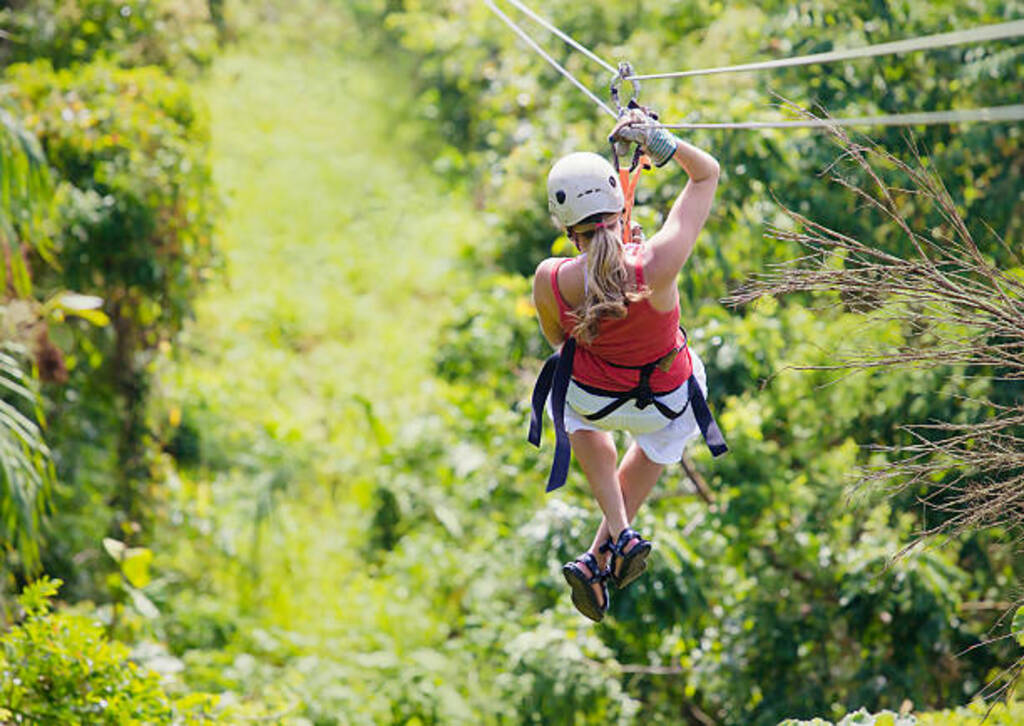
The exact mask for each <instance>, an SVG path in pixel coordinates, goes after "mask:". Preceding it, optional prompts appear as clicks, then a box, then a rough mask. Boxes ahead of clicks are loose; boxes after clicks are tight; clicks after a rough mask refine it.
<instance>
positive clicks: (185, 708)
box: [0, 578, 217, 726]
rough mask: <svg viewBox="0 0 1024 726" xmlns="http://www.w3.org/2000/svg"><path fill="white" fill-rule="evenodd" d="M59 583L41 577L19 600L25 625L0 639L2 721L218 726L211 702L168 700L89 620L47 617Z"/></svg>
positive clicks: (56, 615)
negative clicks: (208, 725) (202, 725)
mask: <svg viewBox="0 0 1024 726" xmlns="http://www.w3.org/2000/svg"><path fill="white" fill-rule="evenodd" d="M60 584H61V583H60V581H59V580H51V579H48V578H43V579H41V580H38V581H36V582H35V583H33V584H31V585H29V586H28V587H26V589H25V591H24V592H23V594H22V595H21V597H20V598H19V603H20V605H21V607H22V609H23V610H24V611H25V619H24V620H23V621H22V622H21V623H19V624H17V625H15V626H13V627H12V628H11V629H10V630H9V631H8V632H7V633H5V634H4V635H3V636H0V671H2V672H3V674H4V686H3V688H2V689H0V719H3V720H4V722H12V723H23V722H28V723H60V724H68V725H69V726H76V725H81V726H85V724H110V725H111V726H114V725H117V726H129V725H132V724H138V725H139V726H141V725H142V724H172V723H174V724H181V723H184V724H197V723H216V722H217V719H216V718H215V717H214V707H215V705H216V699H215V698H213V697H211V696H201V695H193V696H186V697H184V698H181V699H178V698H174V697H171V696H169V695H168V694H167V693H166V692H165V690H164V689H163V687H162V686H161V684H160V679H159V677H158V676H157V675H156V674H154V673H149V672H146V671H144V670H143V669H141V668H139V667H138V666H137V665H136V664H135V663H133V662H132V661H131V660H130V652H129V650H128V648H127V647H126V646H124V645H122V644H120V643H115V642H111V641H109V640H108V639H107V638H106V636H105V635H104V633H103V628H102V627H101V626H100V624H99V623H97V622H96V621H95V620H94V619H92V618H89V617H85V616H82V615H65V614H60V613H51V612H49V610H50V603H49V600H50V599H51V598H52V597H53V596H54V595H55V594H56V592H57V589H58V588H59V587H60Z"/></svg>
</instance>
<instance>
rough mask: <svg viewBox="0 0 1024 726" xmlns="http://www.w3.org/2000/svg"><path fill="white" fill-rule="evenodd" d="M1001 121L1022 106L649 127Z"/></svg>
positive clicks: (1023, 117) (1018, 116)
mask: <svg viewBox="0 0 1024 726" xmlns="http://www.w3.org/2000/svg"><path fill="white" fill-rule="evenodd" d="M1001 121H1024V104H1014V105H1010V106H987V107H985V108H973V109H963V110H950V111H919V112H915V113H894V114H886V115H882V116H855V117H847V118H809V119H803V120H794V121H738V122H731V123H730V122H723V123H677V124H652V126H657V127H660V128H664V129H800V128H829V127H835V126H928V125H934V124H956V123H970V122H981V123H998V122H1001Z"/></svg>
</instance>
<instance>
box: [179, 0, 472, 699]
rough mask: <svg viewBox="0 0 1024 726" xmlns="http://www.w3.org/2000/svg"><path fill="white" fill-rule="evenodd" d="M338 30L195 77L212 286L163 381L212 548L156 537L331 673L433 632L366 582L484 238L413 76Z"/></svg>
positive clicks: (415, 605)
mask: <svg viewBox="0 0 1024 726" xmlns="http://www.w3.org/2000/svg"><path fill="white" fill-rule="evenodd" d="M293 20H294V19H293ZM300 24H301V23H300ZM342 26H343V23H339V22H338V21H337V18H334V17H333V16H332V17H331V18H324V27H325V28H326V29H327V30H324V31H323V32H320V33H318V34H314V35H316V36H319V40H318V39H316V38H315V37H314V38H312V39H310V42H307V43H303V44H295V43H290V42H288V41H287V35H285V39H284V40H281V38H277V39H275V38H272V37H264V38H262V39H260V40H259V41H258V42H257V41H249V42H247V43H243V44H242V45H240V46H239V47H236V48H234V49H232V50H229V51H227V52H226V53H225V54H223V55H222V56H221V57H220V58H218V60H217V61H216V63H215V66H214V68H213V69H212V73H211V75H210V77H209V78H208V80H207V81H205V85H204V86H203V87H202V90H201V93H202V95H203V96H204V97H205V99H206V102H207V104H208V106H209V109H210V118H211V125H212V139H213V164H214V174H215V179H216V183H217V186H218V188H219V189H220V191H221V193H222V194H223V196H224V203H225V209H224V214H223V215H222V223H221V225H220V229H219V234H218V244H219V246H220V249H221V250H222V251H223V254H224V271H223V275H222V276H220V277H218V279H216V280H214V281H213V282H212V284H211V285H210V286H209V287H208V288H207V290H206V292H205V293H204V295H203V297H202V299H201V301H200V303H199V305H198V308H197V315H196V319H195V321H194V322H193V323H192V324H191V325H190V326H189V329H188V330H187V332H186V334H185V336H184V338H183V339H182V342H181V344H180V347H179V350H178V351H177V355H176V356H174V358H175V361H176V362H175V363H174V364H173V365H171V366H170V367H169V368H168V370H166V371H165V373H164V375H163V378H164V387H165V389H166V394H167V400H168V401H169V403H168V404H167V405H168V407H169V409H170V411H172V412H173V413H170V414H169V415H170V416H171V417H172V418H174V417H177V416H183V417H184V420H185V421H188V422H189V423H190V425H191V426H193V427H194V428H195V429H196V430H197V432H198V435H199V439H200V441H201V446H202V452H203V460H204V462H205V464H206V466H204V467H200V468H199V469H198V470H197V471H196V472H194V473H193V474H192V475H189V476H185V477H183V480H182V483H181V490H180V496H179V499H178V503H177V505H176V506H179V507H181V509H182V512H183V513H182V516H181V518H180V519H181V521H182V522H183V524H182V527H186V526H191V527H193V528H194V529H195V530H198V531H200V532H204V533H207V534H208V535H209V536H208V538H207V542H208V543H207V544H206V545H202V544H197V543H196V542H195V541H194V540H193V536H192V535H188V536H186V535H185V534H184V530H182V533H181V536H180V537H179V536H178V533H176V532H175V531H174V530H173V529H171V530H169V531H166V532H164V533H162V534H161V538H162V539H163V541H164V542H165V544H164V547H165V549H166V551H165V554H164V565H165V566H166V567H168V568H169V569H174V570H177V571H179V572H182V573H192V574H191V575H190V576H191V577H194V578H195V580H196V583H200V582H201V583H202V584H201V585H195V589H197V590H198V591H200V592H205V593H206V596H205V597H207V603H208V604H209V603H210V602H215V603H216V605H215V607H216V609H218V610H219V611H220V612H221V613H222V614H223V617H227V618H228V619H230V620H235V619H236V618H237V621H238V622H241V623H245V625H244V626H243V628H242V629H243V630H246V631H248V632H249V633H250V634H251V632H252V631H253V630H255V629H259V630H260V631H261V632H278V633H283V632H287V634H288V635H287V637H288V638H289V639H290V640H289V642H290V643H291V645H288V646H287V647H286V646H285V645H280V648H281V653H282V654H284V653H287V654H288V655H290V656H308V657H313V658H320V659H324V662H325V663H326V664H327V665H325V666H324V668H326V669H327V670H328V671H330V669H331V668H335V667H341V666H340V665H339V663H340V662H341V661H343V660H351V659H352V658H356V659H357V660H358V658H359V657H363V656H366V655H367V654H373V653H392V654H395V655H401V654H402V653H407V652H415V651H416V649H417V648H420V647H430V646H433V645H436V644H437V643H438V642H441V641H442V640H443V638H444V636H445V632H444V630H443V628H442V627H440V626H438V625H435V622H436V621H434V620H433V619H427V618H423V617H417V614H418V613H421V612H422V611H423V610H424V608H426V607H428V606H427V604H426V603H425V602H424V601H423V600H422V598H424V597H428V595H423V594H420V593H417V592H410V591H409V584H410V581H409V579H408V573H405V574H404V575H403V579H402V583H404V587H403V586H401V585H400V584H399V583H398V582H397V580H395V579H393V578H392V577H389V576H388V575H387V573H378V574H377V576H375V577H370V576H369V575H368V574H367V572H366V561H365V548H364V539H365V537H366V532H367V529H366V525H367V519H368V517H369V512H368V505H369V504H370V502H371V499H372V496H373V492H374V489H375V487H376V484H377V482H376V481H375V475H376V471H375V469H376V457H378V456H379V455H380V453H381V450H382V448H383V446H384V445H385V444H386V442H387V441H388V440H389V439H390V438H391V437H393V436H395V435H396V432H397V431H398V430H399V429H401V428H402V427H403V426H405V425H410V424H412V425H415V422H416V421H418V420H419V419H420V418H421V417H422V416H424V415H425V414H426V413H427V412H428V411H429V408H430V402H431V393H432V390H431V389H432V385H433V384H432V360H431V356H432V351H433V349H434V345H433V342H434V340H435V338H436V336H437V332H438V329H439V327H440V325H441V324H442V322H443V321H444V320H445V317H446V315H447V314H448V313H449V311H450V302H449V297H450V292H451V290H452V288H453V286H455V285H459V284H461V285H465V284H466V282H465V280H463V279H462V277H460V275H461V274H463V273H460V271H459V270H458V268H457V263H456V257H457V252H458V250H459V249H460V247H461V246H463V245H464V244H466V243H467V242H468V241H469V240H471V239H473V238H474V237H475V236H476V235H479V234H481V226H482V225H481V224H480V223H479V222H478V219H477V215H475V213H474V212H473V210H472V208H471V206H470V204H469V202H468V201H467V200H465V199H462V198H460V197H458V196H454V195H453V194H452V193H451V191H450V190H449V189H446V188H445V187H444V186H443V184H442V182H440V181H439V180H437V179H436V178H434V177H433V176H432V175H431V173H430V172H429V168H428V164H427V162H426V161H425V160H424V159H423V157H422V155H421V154H420V153H419V152H418V151H417V149H416V148H415V142H416V139H417V130H416V129H415V127H413V126H409V125H407V123H406V122H405V121H404V119H405V118H406V117H407V115H408V114H409V112H410V108H411V106H412V104H413V103H414V101H413V98H412V92H411V90H410V88H409V86H408V83H407V79H408V77H409V76H408V74H406V73H404V72H403V70H404V69H402V68H393V67H392V68H384V67H380V65H376V66H375V65H371V64H370V63H369V62H367V61H365V60H362V59H359V58H357V57H353V56H352V55H345V54H343V53H342V52H340V50H339V47H338V46H337V44H336V43H335V42H334V41H333V40H332V32H333V31H334V30H338V29H339V28H341V27H342ZM339 32H340V31H339ZM268 519H269V520H270V521H272V523H273V524H272V526H261V524H260V521H261V520H262V521H263V522H264V523H265V521H266V520H268ZM254 571H256V572H257V573H258V576H254ZM418 576H419V577H421V578H423V580H427V579H429V577H430V574H429V573H428V572H426V571H423V572H419V573H418ZM398 588H401V590H400V591H396V589H398ZM198 597H200V598H201V597H203V596H198ZM182 602H184V601H182ZM177 607H178V608H179V609H182V608H188V607H189V606H187V605H177ZM247 638H248V636H247ZM246 643H247V644H246V645H239V646H238V648H240V649H241V648H245V647H251V641H250V640H248V639H247V640H246ZM322 670H323V669H319V671H322ZM319 671H318V672H319ZM307 675H309V678H306V679H304V680H306V681H311V680H315V678H314V677H313V676H312V675H310V674H307ZM339 678H340V677H339ZM345 678H347V676H346V677H345ZM345 678H342V680H344V679H345ZM354 680H355V682H356V683H355V685H353V683H352V682H350V683H349V685H348V686H347V688H351V689H355V691H353V693H355V692H356V691H358V690H359V686H358V680H359V679H358V676H355V678H354ZM257 681H258V679H252V683H256V682H257ZM305 687H306V686H302V685H300V686H297V688H299V690H301V689H302V688H305ZM310 687H312V686H310ZM325 687H326V686H325ZM338 698H342V700H346V701H347V698H348V697H347V696H346V697H344V698H343V697H342V696H338ZM353 698H355V696H353ZM381 698H383V696H381V695H380V694H373V693H367V692H363V693H361V694H359V696H358V698H356V700H355V702H359V703H364V704H366V706H365V707H366V708H367V709H371V710H372V709H373V708H385V707H386V703H384V702H380V703H377V704H376V706H374V699H377V700H378V701H379V700H380V699H381Z"/></svg>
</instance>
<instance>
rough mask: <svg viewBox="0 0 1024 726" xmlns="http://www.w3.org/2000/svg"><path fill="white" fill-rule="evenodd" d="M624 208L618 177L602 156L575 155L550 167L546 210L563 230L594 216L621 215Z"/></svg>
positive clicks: (589, 153)
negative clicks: (549, 211)
mask: <svg viewBox="0 0 1024 726" xmlns="http://www.w3.org/2000/svg"><path fill="white" fill-rule="evenodd" d="M624 206H625V200H624V199H623V197H622V187H621V185H620V184H619V175H618V174H616V173H615V169H613V168H612V165H611V164H609V163H608V160H607V159H605V158H604V157H603V156H600V155H599V154H595V153H593V152H591V151H577V152H575V153H572V154H569V155H568V156H563V157H562V158H561V159H559V160H558V161H557V162H555V165H554V166H553V167H551V173H550V174H548V209H549V210H551V213H552V214H553V215H555V218H556V219H557V220H558V221H559V222H561V224H562V226H563V227H571V226H572V225H574V224H576V223H577V222H579V221H580V220H582V219H586V218H587V217H589V216H591V215H593V214H599V213H602V212H604V213H609V212H621V211H622V208H623V207H624Z"/></svg>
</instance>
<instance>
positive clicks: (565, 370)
mask: <svg viewBox="0 0 1024 726" xmlns="http://www.w3.org/2000/svg"><path fill="white" fill-rule="evenodd" d="M681 350H685V347H684V348H679V349H674V350H672V351H671V352H670V353H668V354H667V355H666V356H662V357H661V358H659V359H658V360H656V361H652V362H650V363H645V364H644V365H641V366H623V365H618V364H615V363H610V365H613V366H615V367H616V368H631V369H634V370H638V371H640V381H639V383H637V385H636V387H634V388H632V389H630V390H628V391H607V390H603V389H600V388H595V387H593V386H588V385H586V384H583V383H580V382H579V381H576V385H577V386H580V388H582V389H583V390H585V391H588V392H590V393H595V394H597V395H600V396H608V397H610V398H611V399H612V400H611V402H609V403H608V405H606V406H604V407H603V408H601V409H600V410H599V411H595V412H594V413H592V414H589V415H586V416H584V418H586V419H587V420H588V421H599V420H601V419H602V418H604V417H605V416H608V415H610V414H611V413H612V412H614V411H616V410H617V409H619V408H620V407H621V406H624V405H625V404H627V403H629V402H630V401H636V407H637V408H639V409H641V410H642V409H644V408H647V406H650V405H652V404H653V405H654V407H655V408H657V409H658V411H659V412H660V413H661V415H663V416H664V417H665V418H667V419H669V420H675V419H677V418H679V417H680V416H682V415H683V414H684V413H685V412H686V409H687V408H688V407H689V406H691V405H692V406H693V416H694V418H695V419H696V420H697V426H698V428H700V433H701V436H703V437H704V443H706V444H707V446H708V449H710V450H711V455H712V456H716V457H717V456H721V455H722V454H724V453H725V452H726V451H728V450H729V447H728V446H726V443H725V437H724V436H722V430H721V429H720V428H718V423H717V422H716V421H715V417H714V416H712V415H711V409H709V408H708V402H707V399H705V398H704V392H703V391H701V389H700V385H699V384H698V383H697V376H696V375H694V374H693V373H691V374H690V377H689V378H687V379H686V381H685V382H684V383H683V384H682V385H684V386H686V387H687V396H688V398H687V402H686V405H684V406H683V408H682V409H681V410H679V411H673V410H672V409H671V408H669V407H668V406H666V405H665V404H664V403H662V402H661V401H659V400H657V398H655V394H654V392H653V391H652V390H651V385H650V379H651V374H652V373H653V372H654V369H655V368H657V367H658V366H659V365H664V361H665V360H666V358H667V359H668V362H669V364H671V361H672V359H674V358H675V356H676V355H678V354H679V352H680V351H681ZM575 355H576V339H575V338H573V337H571V336H570V337H569V338H567V339H566V341H565V343H563V344H562V349H561V350H560V351H558V352H557V353H554V354H553V355H551V357H549V358H548V359H547V360H546V361H545V362H544V367H543V368H541V371H540V375H539V376H538V377H537V382H536V384H534V387H533V396H532V399H531V411H530V432H529V434H528V435H527V440H528V441H529V442H530V443H531V444H533V445H534V446H536V447H540V436H541V431H542V429H543V422H544V402H545V401H546V400H547V398H548V394H550V395H551V413H552V418H553V420H554V426H555V458H554V462H553V463H552V464H551V472H550V473H549V474H548V484H547V488H546V490H545V491H549V492H551V491H554V490H555V489H558V488H559V487H560V486H562V485H563V484H565V480H566V478H567V477H568V475H569V462H570V460H571V458H572V457H571V453H572V448H571V446H570V444H569V434H568V433H567V432H566V430H565V397H566V394H567V393H568V391H569V381H570V379H571V378H572V363H573V358H574V357H575ZM606 362H608V361H606ZM674 390H678V389H674ZM669 393H671V391H669Z"/></svg>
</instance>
